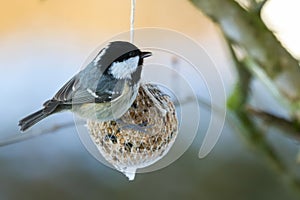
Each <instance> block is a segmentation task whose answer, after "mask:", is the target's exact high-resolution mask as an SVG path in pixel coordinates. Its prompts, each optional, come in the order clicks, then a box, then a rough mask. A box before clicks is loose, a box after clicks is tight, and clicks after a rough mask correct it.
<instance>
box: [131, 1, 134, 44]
mask: <svg viewBox="0 0 300 200" xmlns="http://www.w3.org/2000/svg"><path fill="white" fill-rule="evenodd" d="M134 16H135V0H131V15H130V42H131V43H133V41H134Z"/></svg>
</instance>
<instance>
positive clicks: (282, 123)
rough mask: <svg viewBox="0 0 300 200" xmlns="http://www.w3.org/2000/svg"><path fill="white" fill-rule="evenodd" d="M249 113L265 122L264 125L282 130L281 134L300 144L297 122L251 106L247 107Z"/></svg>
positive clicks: (299, 128)
mask: <svg viewBox="0 0 300 200" xmlns="http://www.w3.org/2000/svg"><path fill="white" fill-rule="evenodd" d="M247 111H248V113H250V114H252V115H254V116H255V117H258V118H260V119H261V120H263V122H264V123H267V124H270V125H271V126H272V127H275V128H277V129H279V130H281V133H283V134H284V135H287V136H290V137H292V138H293V139H295V140H297V141H299V142H300V127H299V125H298V123H297V122H295V121H290V120H288V119H285V118H283V117H278V116H275V115H273V114H272V113H269V112H266V111H262V110H257V109H255V108H253V107H250V106H248V107H247Z"/></svg>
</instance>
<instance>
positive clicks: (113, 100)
mask: <svg viewBox="0 0 300 200" xmlns="http://www.w3.org/2000/svg"><path fill="white" fill-rule="evenodd" d="M148 56H151V52H142V51H140V50H139V49H138V48H137V47H136V46H135V45H133V44H131V43H129V42H125V41H114V42H111V43H109V45H108V46H107V47H105V48H103V49H102V50H101V51H100V52H99V53H98V55H97V56H96V57H95V58H94V59H93V60H92V61H91V62H90V63H89V64H88V65H87V67H85V68H84V69H83V70H81V71H80V72H79V73H78V74H76V75H75V76H74V77H73V78H71V79H70V80H69V81H68V82H67V83H66V84H65V85H64V86H63V87H62V88H61V89H60V90H59V91H58V92H57V93H56V94H55V95H54V97H53V98H52V99H50V100H48V101H46V102H45V103H44V104H43V106H44V108H43V109H41V110H39V111H37V112H35V113H33V114H31V115H29V116H27V117H25V118H24V119H22V120H20V121H19V126H20V130H21V131H25V130H27V129H28V128H30V127H31V126H33V125H34V124H36V123H37V122H39V121H40V120H42V119H44V118H45V117H48V116H49V115H51V114H54V113H57V112H60V111H66V110H71V111H73V112H74V113H76V114H78V115H79V116H80V117H82V118H85V119H90V120H97V121H108V120H116V119H118V118H120V117H121V116H122V115H123V114H124V113H125V112H126V111H127V110H128V109H129V107H130V106H131V105H132V103H133V101H134V100H135V98H136V96H137V93H138V89H139V84H140V79H141V72H142V65H143V59H144V58H146V57H148Z"/></svg>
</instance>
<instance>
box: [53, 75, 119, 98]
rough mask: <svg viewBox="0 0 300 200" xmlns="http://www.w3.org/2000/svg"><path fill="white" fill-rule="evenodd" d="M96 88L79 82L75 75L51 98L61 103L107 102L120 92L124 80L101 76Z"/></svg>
mask: <svg viewBox="0 0 300 200" xmlns="http://www.w3.org/2000/svg"><path fill="white" fill-rule="evenodd" d="M97 82H98V83H97V84H96V88H94V87H93V86H91V85H87V84H81V83H80V80H79V79H78V78H77V76H74V77H73V78H72V79H71V80H69V81H68V82H67V83H66V84H65V85H64V86H63V87H62V88H61V89H60V90H59V91H58V92H57V93H56V94H55V96H54V98H53V99H55V100H57V101H60V102H61V103H63V104H83V103H94V102H96V103H101V102H109V101H112V100H114V99H115V98H117V97H119V96H120V95H121V94H122V91H123V88H124V85H125V80H114V79H112V78H110V77H106V76H101V77H100V79H99V80H97Z"/></svg>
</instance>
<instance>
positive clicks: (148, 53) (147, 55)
mask: <svg viewBox="0 0 300 200" xmlns="http://www.w3.org/2000/svg"><path fill="white" fill-rule="evenodd" d="M149 56H152V53H151V52H142V53H141V55H140V57H141V58H147V57H149Z"/></svg>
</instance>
